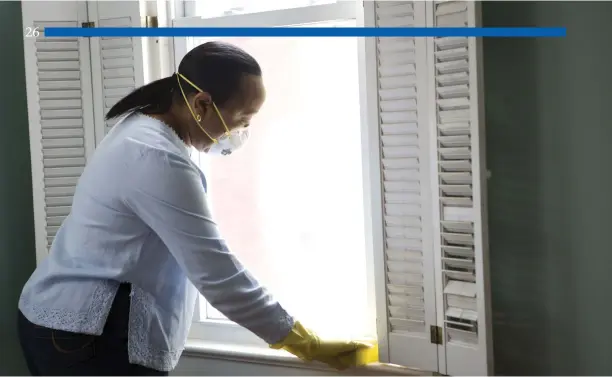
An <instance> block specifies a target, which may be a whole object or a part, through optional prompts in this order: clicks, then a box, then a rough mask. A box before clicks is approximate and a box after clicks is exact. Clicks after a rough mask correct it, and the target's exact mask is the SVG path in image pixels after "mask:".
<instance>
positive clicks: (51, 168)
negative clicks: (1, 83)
mask: <svg viewBox="0 0 612 377" xmlns="http://www.w3.org/2000/svg"><path fill="white" fill-rule="evenodd" d="M22 17H23V25H24V28H25V27H38V28H39V30H41V35H40V36H39V37H38V38H32V37H25V38H24V55H25V63H26V85H27V101H28V120H29V127H30V153H31V159H32V185H33V198H34V220H35V234H36V259H37V262H40V261H41V260H42V259H43V258H44V257H45V256H46V255H47V253H48V249H49V247H50V246H51V243H52V241H53V239H54V237H55V234H56V233H57V230H58V229H59V227H60V225H61V224H62V222H63V220H64V219H65V218H66V216H67V215H68V213H69V212H70V207H71V204H72V197H73V194H74V191H75V187H76V183H77V180H78V178H79V176H80V175H81V173H82V171H83V169H84V167H85V163H86V160H87V157H88V156H89V155H90V154H91V153H92V152H93V149H94V148H95V140H94V130H93V110H92V105H91V103H92V98H91V81H90V80H91V76H90V62H89V41H88V40H87V39H86V38H45V37H44V31H42V30H43V29H44V28H45V27H48V26H80V25H81V23H82V22H85V21H87V9H86V5H85V3H82V2H66V1H41V2H30V1H25V2H22Z"/></svg>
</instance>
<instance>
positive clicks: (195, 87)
mask: <svg viewBox="0 0 612 377" xmlns="http://www.w3.org/2000/svg"><path fill="white" fill-rule="evenodd" d="M181 79H183V80H185V81H186V82H187V83H188V84H189V85H191V86H192V87H193V88H194V89H195V90H197V91H198V92H200V93H204V91H203V90H202V89H200V88H199V87H198V86H197V85H196V84H194V83H192V82H191V81H190V80H189V79H188V78H187V77H185V76H183V75H182V74H181V73H179V72H177V73H176V80H177V81H178V84H179V88H180V89H181V93H182V94H183V98H184V99H185V103H187V107H188V108H189V111H190V112H191V115H192V116H193V118H194V119H195V120H196V122H197V123H198V126H200V128H201V129H202V131H204V128H202V126H201V125H200V122H199V121H198V119H197V117H196V115H195V113H194V112H193V110H192V109H191V106H189V102H187V96H186V95H185V91H184V90H183V86H182V85H181ZM212 105H213V109H215V112H216V113H217V116H218V117H219V119H220V120H221V124H223V127H225V135H226V136H229V134H230V130H229V128H228V127H227V124H225V120H224V119H223V116H222V115H221V112H220V111H219V108H217V105H216V104H215V102H214V101H213V103H212ZM204 133H205V134H206V136H208V137H209V138H210V139H211V140H212V141H213V142H215V143H216V142H217V140H216V139H215V138H213V137H211V136H210V135H209V134H208V132H206V131H204Z"/></svg>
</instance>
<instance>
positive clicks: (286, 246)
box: [190, 2, 372, 336]
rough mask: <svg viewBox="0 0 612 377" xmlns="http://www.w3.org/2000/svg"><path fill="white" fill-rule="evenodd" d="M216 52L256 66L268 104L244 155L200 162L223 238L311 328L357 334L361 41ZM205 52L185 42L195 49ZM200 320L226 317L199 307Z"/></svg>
mask: <svg viewBox="0 0 612 377" xmlns="http://www.w3.org/2000/svg"><path fill="white" fill-rule="evenodd" d="M228 3H229V2H228ZM351 24H353V25H354V22H351ZM336 25H340V24H339V23H333V24H331V23H327V24H325V25H320V26H336ZM349 26H350V25H349ZM224 41H227V42H230V43H233V44H235V45H237V46H240V47H241V48H243V49H245V50H246V51H248V52H249V53H250V54H252V55H253V56H254V57H255V58H256V59H257V60H258V61H259V63H260V65H261V67H262V70H263V78H264V82H265V85H266V89H267V100H266V103H265V104H264V107H263V108H262V110H261V112H260V113H259V114H258V115H256V116H255V118H254V119H253V121H252V123H251V139H250V140H249V142H248V143H247V144H246V146H245V147H243V148H242V149H241V150H239V151H238V152H236V153H234V154H232V155H231V156H229V157H208V156H206V155H201V156H200V161H201V167H202V169H203V170H204V172H205V174H206V176H207V180H208V187H209V198H210V202H211V205H212V210H213V214H214V216H215V219H216V221H217V223H218V224H219V227H220V229H221V233H222V234H223V236H224V237H225V238H226V240H227V242H228V244H229V245H230V247H231V248H232V250H233V251H234V252H235V253H236V254H237V255H238V256H239V258H240V259H241V260H242V261H243V263H244V264H245V265H246V266H247V267H248V268H249V269H250V270H251V271H252V272H253V273H254V274H255V275H256V276H257V277H258V278H259V279H260V280H261V281H262V282H263V283H264V284H265V285H266V286H267V287H269V289H270V291H271V292H273V293H274V295H275V296H276V297H277V298H278V299H279V301H280V302H281V303H282V304H283V305H284V306H285V307H286V308H287V309H288V310H289V311H290V312H291V313H292V314H294V315H295V316H296V317H297V318H299V319H300V320H301V321H302V322H304V323H306V324H307V326H310V327H313V328H315V329H316V330H317V331H318V332H320V333H325V334H329V335H337V336H362V335H365V334H366V333H368V331H369V330H370V329H371V328H372V326H371V324H368V323H366V322H367V312H368V310H367V302H366V301H367V300H366V299H367V297H366V292H367V287H366V271H365V240H364V215H363V192H362V187H363V182H362V164H361V139H360V137H361V133H360V109H359V87H358V85H359V81H358V71H357V70H358V67H357V65H358V60H357V41H356V39H354V38H233V39H224ZM204 42H206V40H204V39H191V41H190V43H191V46H192V47H193V46H195V45H198V44H201V43H204ZM200 314H201V320H205V319H223V318H224V317H223V315H222V314H221V313H219V312H218V311H216V310H215V309H214V308H212V307H211V306H210V305H208V304H207V303H206V302H205V300H201V307H200Z"/></svg>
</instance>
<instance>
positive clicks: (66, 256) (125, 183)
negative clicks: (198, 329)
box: [18, 42, 368, 375]
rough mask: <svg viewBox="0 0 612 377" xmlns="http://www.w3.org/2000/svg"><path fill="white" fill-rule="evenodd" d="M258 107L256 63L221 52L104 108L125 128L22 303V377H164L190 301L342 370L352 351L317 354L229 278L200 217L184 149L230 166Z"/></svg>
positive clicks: (302, 335)
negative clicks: (225, 159) (26, 372)
mask: <svg viewBox="0 0 612 377" xmlns="http://www.w3.org/2000/svg"><path fill="white" fill-rule="evenodd" d="M264 98H265V90H264V86H263V82H262V78H261V69H260V67H259V65H258V63H257V62H256V61H255V59H253V57H251V56H250V55H248V54H247V53H246V52H244V51H242V50H241V49H239V48H237V47H234V46H232V45H228V44H224V43H219V42H209V43H205V44H203V45H201V46H198V47H196V48H195V49H193V50H192V51H191V52H189V53H188V54H187V55H186V56H185V57H184V58H183V61H182V62H181V64H180V66H179V69H178V72H177V73H176V74H174V75H172V76H171V77H168V78H165V79H162V80H158V81H155V82H153V83H151V84H148V85H146V86H144V87H141V88H139V89H137V90H135V91H134V92H132V93H131V94H129V95H128V96H127V97H125V98H123V99H122V100H120V101H119V102H118V103H117V104H115V106H113V107H112V108H111V110H110V111H109V113H108V114H107V119H112V118H117V117H121V116H124V119H123V120H122V121H121V122H120V123H118V124H117V125H116V126H115V128H114V129H113V130H112V132H110V133H109V134H108V136H107V137H106V138H105V139H104V140H103V142H102V143H101V144H100V146H99V147H98V148H97V149H96V151H95V153H94V155H93V156H92V158H91V159H90V161H89V162H88V165H87V167H86V168H85V171H84V172H83V174H82V176H81V178H80V179H79V182H78V185H77V189H76V192H75V194H74V200H73V204H72V211H71V213H70V215H69V216H68V217H67V218H66V219H65V220H64V222H63V224H62V226H61V228H60V230H59V231H58V232H57V235H56V237H55V240H54V242H53V245H52V246H51V250H50V254H49V256H48V257H47V258H46V259H45V260H44V261H43V262H42V263H41V264H40V265H39V266H38V268H37V269H36V271H34V273H33V275H32V276H31V278H30V279H29V281H28V282H27V283H26V285H25V287H24V289H23V292H22V294H21V298H20V301H19V313H18V314H19V323H18V325H19V335H20V340H21V344H22V348H23V351H24V354H25V358H26V361H27V364H28V367H29V369H30V371H31V373H32V375H167V374H168V371H171V370H172V369H173V368H174V367H175V366H176V364H177V362H178V359H179V357H180V355H181V352H182V350H183V348H184V345H185V340H186V337H187V333H188V331H189V327H190V324H191V320H192V313H193V309H194V305H195V300H196V297H197V295H198V291H199V292H200V293H201V294H202V295H204V297H206V299H207V300H208V302H210V304H211V305H213V306H214V307H215V308H217V309H218V310H219V311H221V312H222V313H223V314H224V315H226V316H227V317H228V318H229V319H231V320H233V321H234V322H236V323H238V324H240V325H241V326H243V327H245V328H247V329H249V330H250V331H252V332H253V333H255V334H256V335H258V336H259V337H260V338H261V339H263V340H264V341H266V342H267V343H269V344H270V345H271V347H273V348H277V349H279V348H283V349H286V350H287V351H289V352H291V353H293V354H295V355H297V356H298V357H300V358H303V359H306V360H318V361H322V362H325V363H327V364H329V365H331V366H333V367H336V368H339V369H342V368H345V367H347V366H348V365H349V364H350V363H351V360H352V361H353V362H354V360H355V356H356V353H357V352H360V351H359V350H361V349H364V348H366V347H368V346H367V345H366V344H361V343H357V342H350V341H347V342H325V341H323V340H320V339H319V338H318V337H316V336H315V335H314V334H313V333H312V332H310V331H308V330H306V329H305V328H304V327H303V326H302V325H301V324H300V323H299V322H297V321H295V320H294V319H293V318H292V317H291V316H290V315H289V314H288V313H287V312H286V311H285V310H284V309H283V308H282V306H281V305H280V304H279V303H277V302H276V301H275V300H274V299H273V298H272V296H271V295H270V294H269V293H268V292H267V291H266V290H265V288H263V287H262V286H261V285H260V284H259V282H258V281H257V280H256V279H255V278H254V277H253V276H252V275H251V274H250V273H249V272H248V271H247V270H246V269H245V268H244V267H243V266H242V265H241V264H240V262H239V261H238V260H237V259H236V257H235V256H234V255H233V254H232V253H231V252H230V251H229V248H228V246H227V245H226V244H225V242H224V241H223V239H222V238H221V236H220V234H219V231H218V229H217V226H216V225H215V223H214V221H213V220H212V218H211V215H210V212H209V208H208V205H207V203H206V195H205V191H206V178H205V176H204V175H203V173H202V172H201V171H200V170H199V169H198V168H197V167H196V166H194V164H193V163H192V162H191V159H190V156H189V148H190V147H195V148H197V149H198V150H199V151H204V152H207V153H215V154H221V155H229V154H231V153H232V152H233V151H234V150H236V149H237V148H239V147H240V146H241V145H243V144H244V142H245V141H246V140H247V138H248V136H249V130H248V127H249V123H250V121H251V118H252V117H253V116H254V115H255V114H257V112H258V111H259V109H260V107H261V106H262V104H263V102H264Z"/></svg>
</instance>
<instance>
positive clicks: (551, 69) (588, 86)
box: [483, 1, 612, 375]
mask: <svg viewBox="0 0 612 377" xmlns="http://www.w3.org/2000/svg"><path fill="white" fill-rule="evenodd" d="M483 19H484V24H485V26H519V25H520V26H566V27H567V33H568V35H567V38H564V39H523V40H518V39H514V40H513V39H495V40H494V39H489V40H486V41H485V42H484V51H485V53H484V69H485V81H486V84H485V86H486V88H485V89H486V97H485V98H486V127H487V149H488V166H489V169H490V170H491V172H492V177H491V179H490V180H489V220H490V224H489V229H490V242H491V274H492V275H491V277H492V293H493V312H494V321H493V322H494V333H493V336H494V346H495V347H494V348H495V358H496V370H497V373H498V374H506V375H508V374H519V375H520V374H546V375H549V374H557V375H558V374H561V375H576V374H587V375H589V374H590V375H593V374H595V375H610V374H612V327H611V326H610V325H609V323H610V322H609V321H608V319H609V318H610V314H611V311H612V295H611V294H610V292H611V289H612V273H611V270H610V269H611V268H612V242H611V239H610V237H609V236H611V235H612V215H611V214H612V200H611V194H612V169H610V168H609V167H606V166H608V165H609V164H610V162H611V161H612V149H611V148H610V146H611V144H612V124H611V119H612V118H611V117H610V115H611V114H612V112H611V111H612V3H610V2H598V3H595V2H586V1H585V2H583V3H578V2H522V1H521V2H490V3H486V4H484V6H483Z"/></svg>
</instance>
